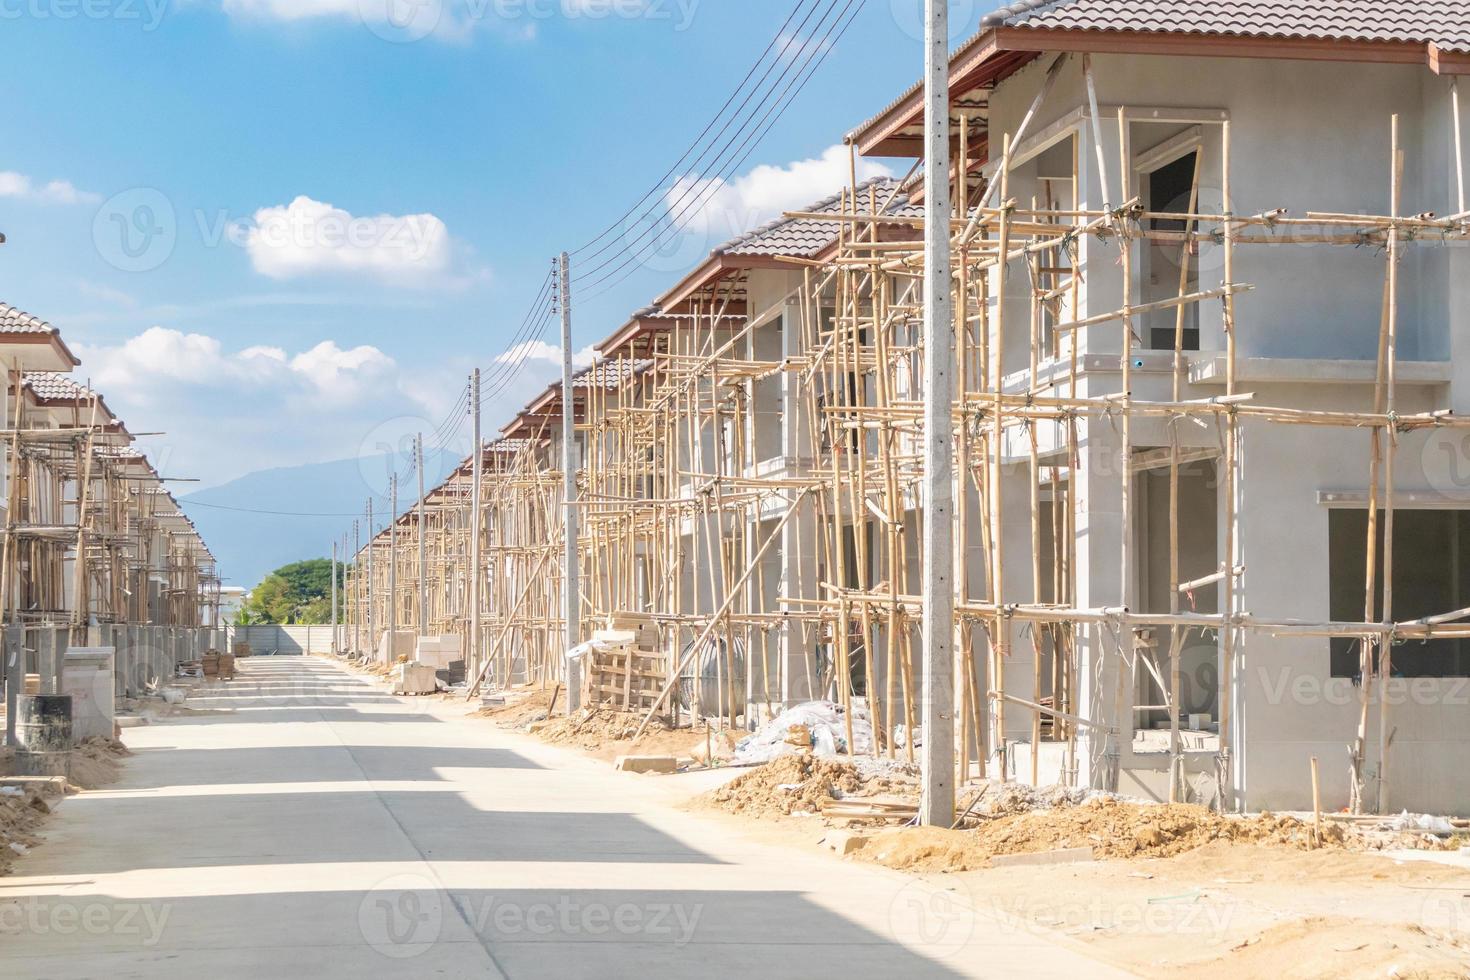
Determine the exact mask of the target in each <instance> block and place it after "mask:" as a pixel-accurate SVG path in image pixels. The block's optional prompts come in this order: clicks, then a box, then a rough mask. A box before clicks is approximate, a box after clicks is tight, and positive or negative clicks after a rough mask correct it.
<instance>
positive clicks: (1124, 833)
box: [860, 797, 1357, 871]
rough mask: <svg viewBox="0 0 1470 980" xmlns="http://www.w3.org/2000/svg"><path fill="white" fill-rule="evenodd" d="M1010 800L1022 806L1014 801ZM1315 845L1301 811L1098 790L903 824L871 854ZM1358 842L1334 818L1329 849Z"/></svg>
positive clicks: (940, 860)
mask: <svg viewBox="0 0 1470 980" xmlns="http://www.w3.org/2000/svg"><path fill="white" fill-rule="evenodd" d="M1000 802H1001V804H1002V806H1003V807H1004V806H1014V805H1017V804H1016V803H1015V801H1014V800H1011V801H1006V800H1004V799H1003V800H1001V801H1000ZM1217 842H1219V843H1224V844H1227V845H1229V844H1253V845H1260V846H1264V847H1277V848H1291V849H1295V850H1308V849H1311V848H1313V840H1312V828H1311V825H1310V824H1308V823H1305V822H1303V821H1301V820H1298V819H1297V818H1295V817H1291V816H1283V815H1279V814H1271V813H1263V814H1259V815H1257V816H1252V817H1230V816H1223V815H1221V814H1218V813H1215V812H1213V811H1211V810H1208V809H1206V808H1204V807H1201V806H1194V805H1191V804H1152V803H1136V802H1129V801H1126V800H1119V799H1113V798H1110V797H1096V798H1092V799H1088V800H1086V801H1085V802H1082V803H1080V804H1077V805H1069V804H1066V803H1063V804H1062V805H1058V806H1051V807H1047V808H1043V809H1035V810H1019V811H1015V812H1011V813H1009V814H1008V815H1006V816H1001V817H996V818H993V819H989V820H981V821H980V822H979V823H977V824H975V825H973V827H972V828H971V829H966V830H944V829H940V828H934V827H922V828H920V827H915V828H903V829H898V830H892V831H888V832H886V833H882V834H879V835H877V836H875V837H874V838H872V839H871V840H870V841H869V842H868V843H867V844H866V845H865V846H864V847H863V849H862V851H861V852H860V853H861V854H862V856H863V857H865V858H867V859H869V860H873V861H876V862H877V863H879V864H883V865H886V866H887V867H890V868H897V869H899V870H908V871H967V870H971V869H974V868H981V867H984V866H985V865H986V863H987V862H988V861H989V859H990V858H991V857H994V856H996V855H1001V854H1035V853H1039V852H1042V851H1056V850H1062V849H1064V848H1078V847H1091V848H1092V853H1093V856H1094V857H1097V858H1123V859H1143V858H1165V857H1172V856H1174V855H1176V854H1184V853H1186V852H1188V851H1193V850H1195V849H1197V848H1201V847H1204V846H1206V845H1208V844H1213V843H1217ZM1355 846H1357V842H1356V840H1355V838H1354V837H1352V836H1351V835H1350V834H1349V833H1348V832H1347V831H1346V830H1344V828H1343V827H1342V826H1341V825H1339V824H1331V823H1329V824H1326V825H1324V827H1323V832H1322V847H1323V848H1324V849H1338V850H1340V849H1346V848H1353V847H1355Z"/></svg>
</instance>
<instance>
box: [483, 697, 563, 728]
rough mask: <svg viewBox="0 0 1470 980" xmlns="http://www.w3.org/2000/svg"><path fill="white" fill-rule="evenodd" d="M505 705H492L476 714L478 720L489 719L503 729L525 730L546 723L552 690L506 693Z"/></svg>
mask: <svg viewBox="0 0 1470 980" xmlns="http://www.w3.org/2000/svg"><path fill="white" fill-rule="evenodd" d="M503 696H504V698H505V703H504V704H496V705H490V706H488V707H484V708H481V709H480V710H479V711H476V712H475V717H477V718H489V719H491V720H492V721H494V722H495V723H496V724H498V725H500V726H501V727H502V728H525V727H526V726H527V725H529V724H531V723H532V722H536V721H544V720H545V719H546V718H547V716H548V715H549V713H550V709H551V697H552V689H551V688H541V689H533V690H528V691H506V692H505V693H504V695H503Z"/></svg>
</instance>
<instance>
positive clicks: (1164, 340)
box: [1136, 126, 1200, 351]
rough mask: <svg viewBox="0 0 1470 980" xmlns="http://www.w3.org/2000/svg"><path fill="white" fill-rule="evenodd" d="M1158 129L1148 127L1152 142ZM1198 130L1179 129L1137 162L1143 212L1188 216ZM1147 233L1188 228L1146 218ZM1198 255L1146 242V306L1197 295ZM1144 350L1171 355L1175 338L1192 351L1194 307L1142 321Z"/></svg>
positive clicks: (1176, 245)
mask: <svg viewBox="0 0 1470 980" xmlns="http://www.w3.org/2000/svg"><path fill="white" fill-rule="evenodd" d="M1158 129H1159V127H1157V126H1150V127H1149V131H1150V135H1151V136H1154V135H1156V133H1157V130H1158ZM1199 140H1200V133H1199V127H1198V126H1191V127H1186V128H1183V129H1181V130H1180V131H1179V132H1176V133H1174V134H1173V135H1171V136H1169V137H1168V138H1167V139H1165V140H1163V142H1161V143H1157V144H1155V145H1154V146H1153V148H1152V149H1149V150H1145V151H1144V152H1143V153H1141V154H1140V155H1139V156H1138V157H1137V159H1136V166H1137V168H1138V176H1139V185H1140V186H1139V190H1140V193H1141V196H1142V198H1143V206H1144V207H1145V208H1146V209H1147V210H1149V211H1153V212H1163V213H1173V214H1179V213H1188V212H1189V211H1190V210H1191V208H1190V201H1191V199H1192V198H1193V197H1194V196H1195V194H1196V193H1197V191H1196V187H1195V181H1196V175H1197V173H1198V171H1199V164H1200V145H1199ZM1148 226H1149V230H1150V231H1159V232H1174V233H1183V232H1185V231H1188V230H1189V228H1188V222H1185V221H1183V220H1176V219H1172V218H1150V219H1149V222H1148ZM1197 255H1198V249H1197V248H1196V247H1194V245H1193V244H1186V243H1185V242H1182V241H1170V240H1163V241H1160V240H1156V239H1151V240H1149V241H1148V242H1147V243H1145V245H1144V261H1143V266H1144V267H1143V296H1144V301H1145V302H1150V303H1152V302H1159V301H1162V300H1169V299H1173V298H1175V297H1177V296H1179V295H1181V294H1184V293H1193V292H1197V291H1198V290H1199V269H1198V263H1196V262H1195V261H1194V259H1195V257H1196V256H1197ZM1144 326H1145V328H1146V331H1147V332H1146V335H1145V336H1146V337H1147V346H1148V347H1149V348H1150V349H1152V350H1173V349H1174V346H1175V342H1176V337H1177V339H1178V341H1179V346H1180V349H1182V350H1188V351H1196V350H1199V349H1200V343H1199V304H1197V303H1188V304H1185V305H1183V306H1180V307H1176V308H1166V309H1162V310H1155V311H1153V312H1152V313H1149V314H1147V315H1146V318H1145V324H1144Z"/></svg>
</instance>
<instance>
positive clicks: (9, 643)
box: [0, 623, 26, 745]
mask: <svg viewBox="0 0 1470 980" xmlns="http://www.w3.org/2000/svg"><path fill="white" fill-rule="evenodd" d="M24 646H25V628H24V627H22V626H21V625H20V624H19V623H11V624H10V625H9V626H7V627H6V628H5V649H4V652H3V654H0V656H3V658H4V667H5V744H7V745H14V744H15V724H16V711H17V709H18V707H19V705H20V693H21V691H23V690H24V689H25V680H26V664H25V651H24V650H23V649H22V647H24Z"/></svg>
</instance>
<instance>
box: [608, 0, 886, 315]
mask: <svg viewBox="0 0 1470 980" xmlns="http://www.w3.org/2000/svg"><path fill="white" fill-rule="evenodd" d="M838 2H839V0H833V3H832V6H831V7H829V8H828V12H830V11H831V10H833V9H835V7H836V5H837V3H838ZM861 9H862V8H861V6H860V4H859V0H847V5H846V6H845V7H843V8H842V9H841V11H840V12H838V14H837V16H836V17H835V18H834V19H833V20H832V22H831V23H830V24H828V25H827V27H826V33H825V34H824V35H823V36H822V37H821V39H820V40H816V41H814V42H813V41H812V40H810V39H809V40H806V41H803V42H802V51H803V55H799V56H798V59H800V58H802V57H804V58H805V60H804V61H800V62H799V67H798V68H797V71H796V73H795V75H791V74H790V73H789V72H787V73H783V75H782V77H781V79H778V80H777V84H778V85H779V84H780V82H781V81H782V80H786V85H785V87H784V88H783V89H782V90H781V93H780V95H778V96H777V97H776V101H775V103H773V104H771V105H770V106H769V108H767V110H766V114H765V115H764V116H763V117H761V118H760V120H759V121H758V122H756V124H755V127H754V128H753V129H751V130H750V131H749V132H748V133H746V135H745V140H744V142H743V143H741V144H740V146H738V147H737V148H736V149H735V153H736V154H738V156H737V157H736V158H734V159H733V160H732V161H731V162H729V163H728V164H725V165H723V169H722V172H720V173H718V174H717V175H716V176H715V177H713V178H707V179H703V180H701V181H699V182H698V186H700V187H701V190H700V192H699V194H698V196H697V198H696V199H694V200H693V201H690V200H688V199H687V198H686V199H685V200H684V202H683V206H682V207H681V208H680V210H679V212H678V213H677V214H674V215H672V216H671V223H670V224H669V225H668V226H666V227H665V228H663V229H662V230H661V231H659V232H658V234H657V235H656V236H655V238H654V241H653V242H652V243H650V246H649V249H651V250H653V251H657V250H658V249H659V248H661V247H662V246H663V243H664V242H663V240H664V238H665V237H666V236H667V235H670V234H677V233H678V232H679V231H682V230H683V228H684V226H685V225H687V224H688V222H689V220H692V218H693V215H694V214H697V210H696V211H693V212H692V213H691V208H697V207H703V205H704V204H705V203H706V202H707V201H708V200H709V198H710V197H711V196H713V194H714V193H715V192H716V191H717V190H718V189H719V188H720V187H721V186H722V185H723V184H724V183H725V181H727V180H728V179H729V177H730V176H731V175H732V174H734V173H735V171H736V170H738V169H739V168H740V167H741V166H742V165H744V163H745V161H746V160H748V159H749V158H750V155H751V154H752V153H754V152H755V150H756V148H757V147H758V146H759V145H760V141H761V140H762V139H764V138H765V136H766V134H767V133H769V132H770V131H771V129H772V128H774V127H775V125H776V123H777V122H778V121H779V120H780V118H781V116H782V115H783V114H784V113H785V112H786V110H787V109H788V108H790V107H791V105H792V103H794V102H795V101H796V99H797V97H798V96H800V95H801V93H802V92H803V91H804V90H805V88H806V86H807V84H808V83H809V82H810V81H811V79H812V77H813V76H815V74H816V72H817V70H818V69H819V68H821V66H822V64H823V63H825V61H826V60H827V56H828V55H829V54H830V53H831V51H832V49H833V48H834V47H836V45H837V43H838V42H839V41H840V40H841V39H842V38H843V36H845V35H846V33H847V30H848V28H849V27H851V26H852V22H853V21H854V20H855V19H856V18H857V14H858V13H859V12H860V11H861ZM826 16H827V15H826V13H824V14H823V18H822V21H821V22H820V23H819V28H818V29H819V30H820V29H821V27H820V24H821V23H826ZM844 18H845V19H844ZM792 64H793V65H798V61H796V60H793V62H792ZM741 131H742V132H744V131H745V127H742V128H741ZM738 135H739V134H737V137H738ZM723 155H724V154H723V151H722V154H721V156H722V157H723ZM686 215H687V217H686ZM681 219H682V220H681ZM649 230H650V231H652V230H653V227H650V229H649ZM646 235H647V232H645V233H644V235H641V236H639V237H640V240H641V239H642V238H643V237H646ZM646 251H648V249H641V250H640V251H638V252H631V253H629V254H628V256H627V258H625V259H624V261H623V262H622V264H621V265H619V266H618V267H617V268H615V269H613V270H611V271H610V272H607V273H605V274H603V275H602V276H601V277H600V278H598V279H597V280H596V281H595V282H592V283H589V284H588V285H587V287H586V288H588V289H592V288H595V287H596V286H598V285H601V284H602V283H605V282H608V280H611V279H613V277H614V276H618V274H619V273H620V272H622V271H623V270H628V269H629V267H630V266H633V265H635V264H636V263H638V262H640V261H642V259H643V257H644V254H645V253H646ZM631 274H632V270H629V271H628V272H627V274H625V275H622V276H620V277H619V278H617V279H616V280H615V281H613V282H611V283H610V284H609V285H607V286H606V287H605V288H604V289H601V290H599V291H597V292H595V293H593V294H592V295H590V296H588V297H586V298H587V299H588V300H592V299H596V298H597V297H598V296H601V295H603V294H604V293H606V292H607V291H608V290H610V289H612V288H614V287H615V286H617V285H618V284H619V283H621V282H622V281H623V280H625V279H627V278H628V276H629V275H631Z"/></svg>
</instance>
